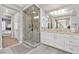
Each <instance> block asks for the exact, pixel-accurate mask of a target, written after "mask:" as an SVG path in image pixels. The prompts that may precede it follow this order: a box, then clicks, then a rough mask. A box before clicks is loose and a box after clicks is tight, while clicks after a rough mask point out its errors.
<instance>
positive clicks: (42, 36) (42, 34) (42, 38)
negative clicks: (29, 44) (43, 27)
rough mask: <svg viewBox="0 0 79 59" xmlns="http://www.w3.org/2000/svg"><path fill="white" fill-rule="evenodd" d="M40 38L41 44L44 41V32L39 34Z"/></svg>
mask: <svg viewBox="0 0 79 59" xmlns="http://www.w3.org/2000/svg"><path fill="white" fill-rule="evenodd" d="M40 37H41V42H42V43H43V42H44V41H45V39H46V33H45V32H41V35H40Z"/></svg>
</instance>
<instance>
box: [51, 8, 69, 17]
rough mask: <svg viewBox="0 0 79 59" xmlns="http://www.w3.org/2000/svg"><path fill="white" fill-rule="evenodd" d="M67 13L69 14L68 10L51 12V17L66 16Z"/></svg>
mask: <svg viewBox="0 0 79 59" xmlns="http://www.w3.org/2000/svg"><path fill="white" fill-rule="evenodd" d="M66 13H68V11H67V9H60V10H57V11H52V12H50V15H52V16H57V15H62V14H66Z"/></svg>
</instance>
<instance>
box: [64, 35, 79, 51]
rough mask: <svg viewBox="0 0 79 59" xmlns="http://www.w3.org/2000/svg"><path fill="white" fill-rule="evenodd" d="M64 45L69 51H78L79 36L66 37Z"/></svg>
mask: <svg viewBox="0 0 79 59" xmlns="http://www.w3.org/2000/svg"><path fill="white" fill-rule="evenodd" d="M66 38H67V39H66V40H65V47H66V50H67V51H69V52H71V53H79V38H75V37H74V36H69V37H66Z"/></svg>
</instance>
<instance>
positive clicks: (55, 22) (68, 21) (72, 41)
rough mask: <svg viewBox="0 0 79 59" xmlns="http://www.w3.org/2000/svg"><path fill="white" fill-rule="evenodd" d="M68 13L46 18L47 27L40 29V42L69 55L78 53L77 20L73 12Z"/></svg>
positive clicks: (78, 29)
mask: <svg viewBox="0 0 79 59" xmlns="http://www.w3.org/2000/svg"><path fill="white" fill-rule="evenodd" d="M68 13H69V12H68ZM68 13H67V14H66V15H60V14H59V15H56V16H54V15H55V14H54V15H52V16H51V15H50V16H49V17H48V22H47V24H48V26H47V27H44V26H43V27H41V42H42V43H44V44H47V45H49V46H52V47H55V48H58V49H61V50H64V51H67V52H70V53H79V20H78V17H77V13H75V12H74V11H72V12H71V13H70V14H68Z"/></svg>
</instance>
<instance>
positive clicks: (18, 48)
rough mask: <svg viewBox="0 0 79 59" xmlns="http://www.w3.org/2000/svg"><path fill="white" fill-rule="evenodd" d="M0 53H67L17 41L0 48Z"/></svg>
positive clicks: (45, 46)
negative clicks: (7, 46)
mask: <svg viewBox="0 0 79 59" xmlns="http://www.w3.org/2000/svg"><path fill="white" fill-rule="evenodd" d="M0 54H69V53H68V52H65V51H62V50H59V49H56V48H52V47H49V46H47V45H43V44H40V45H39V46H38V47H36V48H31V47H29V46H28V45H25V44H24V43H19V44H17V45H15V46H13V47H10V48H4V49H2V50H0Z"/></svg>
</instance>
